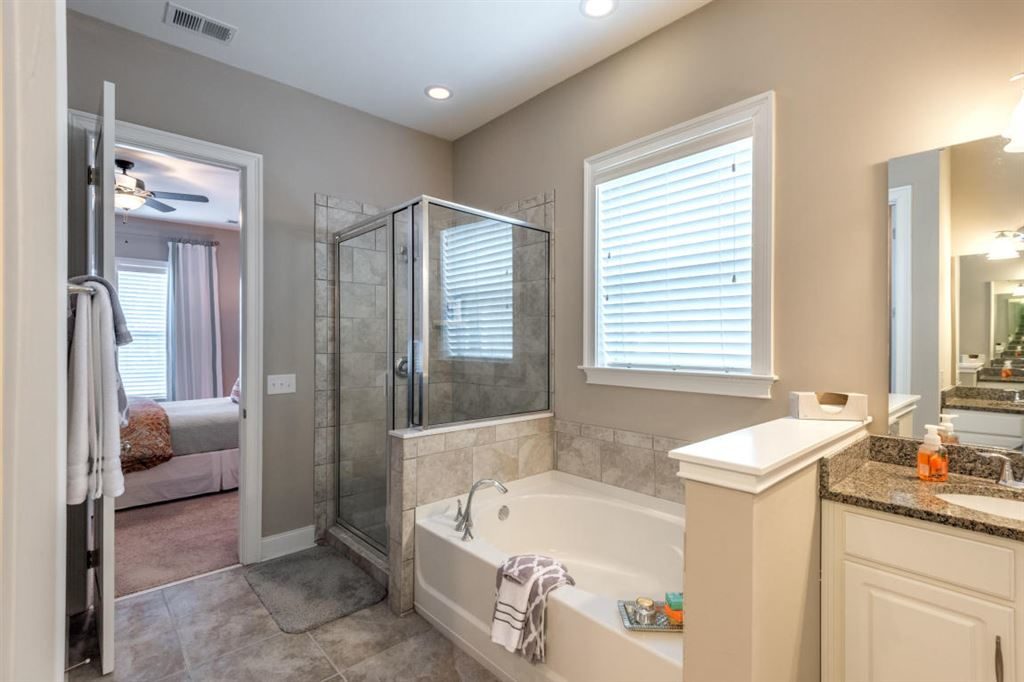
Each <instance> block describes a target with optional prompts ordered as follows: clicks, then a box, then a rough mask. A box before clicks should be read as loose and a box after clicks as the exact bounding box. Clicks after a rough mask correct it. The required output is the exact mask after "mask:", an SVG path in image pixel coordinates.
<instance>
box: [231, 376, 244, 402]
mask: <svg viewBox="0 0 1024 682" xmlns="http://www.w3.org/2000/svg"><path fill="white" fill-rule="evenodd" d="M241 399H242V377H238V378H237V379H235V385H234V386H232V387H231V400H232V401H234V402H236V403H237V402H238V401H239V400H241Z"/></svg>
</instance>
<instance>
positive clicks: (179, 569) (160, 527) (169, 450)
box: [114, 145, 244, 597]
mask: <svg viewBox="0 0 1024 682" xmlns="http://www.w3.org/2000/svg"><path fill="white" fill-rule="evenodd" d="M115 165H116V166H117V171H116V173H117V194H116V195H115V207H116V227H115V247H114V261H115V265H116V268H115V271H116V280H117V281H116V283H115V286H116V288H117V292H118V296H119V298H120V302H121V307H122V309H123V312H124V318H125V323H126V324H127V327H128V330H129V331H130V333H131V335H132V337H133V340H132V342H131V343H129V344H126V345H124V346H122V347H120V348H119V354H118V364H119V368H120V372H121V378H122V382H123V385H124V389H125V393H126V395H127V397H128V405H129V410H128V413H129V421H128V424H127V426H124V427H122V431H121V440H122V451H121V461H122V469H123V471H124V474H125V493H124V495H122V496H121V497H119V498H117V500H116V510H117V511H116V513H115V520H114V524H115V534H114V537H115V566H116V568H115V591H116V595H117V596H118V597H121V596H124V595H128V594H133V593H136V592H140V591H143V590H147V589H151V588H154V587H159V586H162V585H167V584H169V583H173V582H177V581H179V580H184V579H187V578H191V577H194V576H197V575H202V574H204V573H209V572H211V571H215V570H218V569H222V568H226V567H229V566H233V565H235V564H237V563H239V509H240V503H239V487H240V460H241V448H240V442H239V438H240V431H241V430H240V427H239V409H240V407H239V402H240V399H241V390H240V386H241V382H240V376H241V375H242V373H243V372H242V368H243V367H244V364H243V362H242V343H241V335H242V301H243V298H242V277H241V273H242V256H241V254H242V248H241V244H242V239H241V237H242V234H241V230H242V229H244V226H243V225H242V210H241V198H242V197H241V192H242V190H241V177H240V176H241V173H240V171H239V170H238V169H235V168H227V167H223V166H219V165H213V164H208V163H202V162H199V161H195V160H192V159H188V158H180V157H177V156H174V155H171V154H167V153H164V152H158V151H153V150H147V149H142V148H139V147H137V146H134V145H133V146H124V145H122V146H115ZM140 190H141V191H140Z"/></svg>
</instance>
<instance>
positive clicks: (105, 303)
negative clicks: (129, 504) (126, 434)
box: [86, 282, 124, 497]
mask: <svg viewBox="0 0 1024 682" xmlns="http://www.w3.org/2000/svg"><path fill="white" fill-rule="evenodd" d="M86 286H87V287H89V288H90V289H92V291H93V294H92V329H93V335H92V338H93V350H94V356H93V357H94V359H95V365H94V367H93V373H94V375H93V376H94V378H93V386H94V388H95V391H96V434H97V448H96V452H95V455H94V461H96V462H97V464H98V465H99V466H98V467H96V468H94V469H93V471H94V472H96V473H98V474H99V475H98V476H97V481H96V485H95V488H94V491H95V493H94V494H95V497H101V496H103V495H109V496H111V497H120V496H121V495H123V494H124V474H123V473H122V472H121V411H120V410H119V409H118V404H117V391H118V385H119V383H120V381H119V379H118V375H117V345H116V344H115V342H114V311H113V308H112V307H111V304H110V294H108V293H107V289H106V287H104V286H103V285H102V284H99V283H98V282H89V283H87V284H86Z"/></svg>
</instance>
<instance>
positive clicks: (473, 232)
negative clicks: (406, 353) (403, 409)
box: [441, 220, 513, 360]
mask: <svg viewBox="0 0 1024 682" xmlns="http://www.w3.org/2000/svg"><path fill="white" fill-rule="evenodd" d="M441 291H442V296H443V302H444V334H443V346H444V354H445V356H446V357H450V358H466V359H475V360H511V359H512V350H513V349H512V295H513V293H512V227H511V226H510V225H508V224H506V223H501V222H497V221H493V220H485V221H480V222H475V223H470V224H467V225H460V226H458V227H451V228H448V229H446V230H444V231H443V232H442V233H441Z"/></svg>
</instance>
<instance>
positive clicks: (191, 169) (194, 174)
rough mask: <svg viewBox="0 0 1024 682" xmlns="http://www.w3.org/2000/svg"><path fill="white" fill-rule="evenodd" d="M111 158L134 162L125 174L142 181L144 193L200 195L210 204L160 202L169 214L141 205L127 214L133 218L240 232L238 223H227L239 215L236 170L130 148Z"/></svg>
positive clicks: (236, 219)
mask: <svg viewBox="0 0 1024 682" xmlns="http://www.w3.org/2000/svg"><path fill="white" fill-rule="evenodd" d="M114 156H115V158H118V159H128V160H129V161H134V162H135V167H134V168H132V169H131V170H130V171H128V174H129V175H132V176H135V177H136V178H139V179H141V180H142V181H143V182H145V183H146V189H147V190H150V191H153V190H156V191H161V192H181V193H183V194H202V195H204V196H206V197H207V198H209V200H210V201H209V203H205V204H204V203H199V202H192V201H175V200H173V199H160V201H162V202H164V203H165V204H167V205H168V206H173V207H174V208H175V209H176V210H175V211H173V212H171V213H161V212H160V211H158V210H156V209H154V208H150V207H149V206H146V205H145V204H143V206H142V207H141V208H137V209H135V210H134V211H130V212H129V215H131V216H132V217H136V216H137V217H139V218H151V219H154V220H163V221H166V222H172V223H188V224H190V225H207V226H209V227H219V228H223V229H227V230H237V229H239V224H238V223H237V222H235V223H229V222H228V221H229V220H234V221H238V219H239V215H240V214H241V185H240V184H239V183H240V176H239V172H238V171H237V170H235V169H230V168H221V167H220V166H211V165H209V164H205V163H198V162H196V161H189V160H187V159H179V158H176V157H173V156H167V155H165V154H159V153H156V152H150V151H143V150H141V149H136V148H133V147H124V146H118V147H116V148H115V150H114ZM117 172H120V171H117ZM121 213H124V211H121V210H118V214H119V215H120V214H121Z"/></svg>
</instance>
